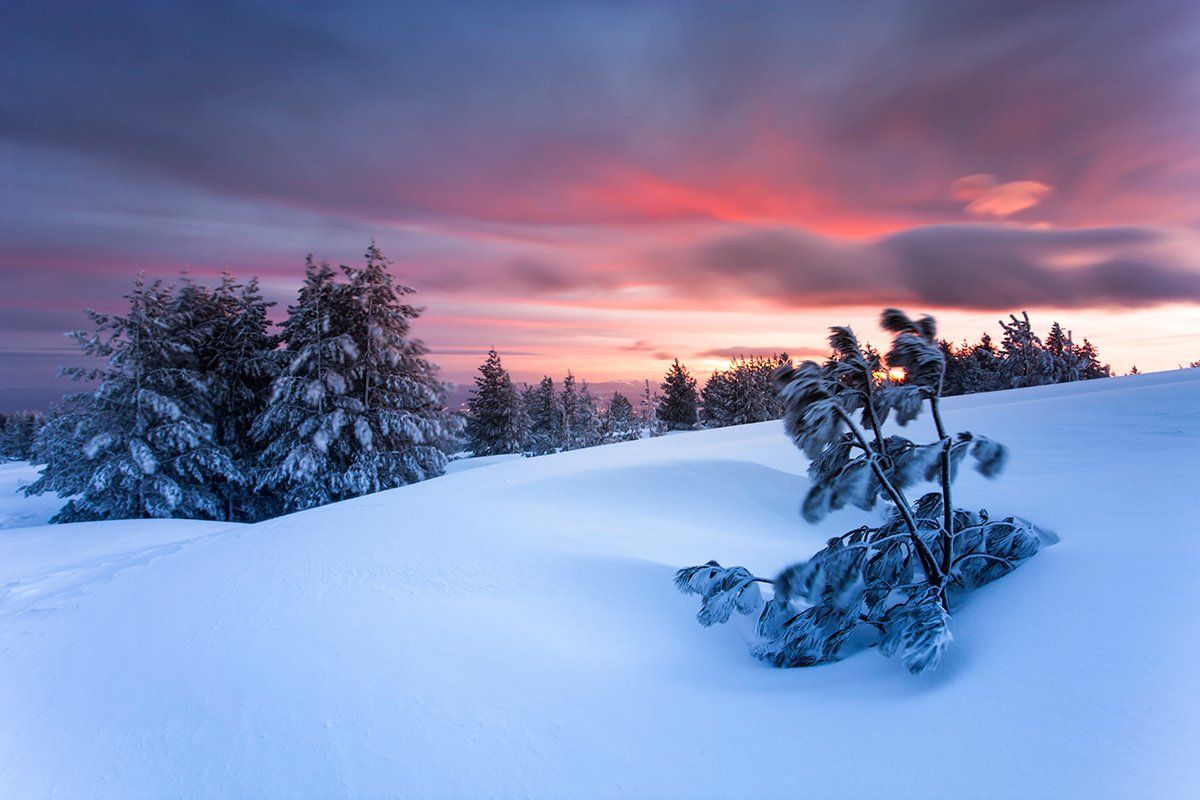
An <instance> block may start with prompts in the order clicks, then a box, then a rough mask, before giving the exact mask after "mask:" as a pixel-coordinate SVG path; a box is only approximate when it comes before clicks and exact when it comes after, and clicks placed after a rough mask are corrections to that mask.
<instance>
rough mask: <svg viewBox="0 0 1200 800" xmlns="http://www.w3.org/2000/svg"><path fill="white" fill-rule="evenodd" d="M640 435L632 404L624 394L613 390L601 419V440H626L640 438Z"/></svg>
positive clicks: (639, 427)
mask: <svg viewBox="0 0 1200 800" xmlns="http://www.w3.org/2000/svg"><path fill="white" fill-rule="evenodd" d="M641 435H642V432H641V426H640V424H639V420H638V419H637V417H636V416H635V414H634V412H633V404H632V403H630V402H629V398H627V397H625V395H623V394H621V393H620V392H613V396H612V399H611V400H609V401H608V408H606V409H604V415H603V418H602V421H601V439H602V441H604V442H606V443H608V442H628V441H632V440H633V439H638V438H640V437H641Z"/></svg>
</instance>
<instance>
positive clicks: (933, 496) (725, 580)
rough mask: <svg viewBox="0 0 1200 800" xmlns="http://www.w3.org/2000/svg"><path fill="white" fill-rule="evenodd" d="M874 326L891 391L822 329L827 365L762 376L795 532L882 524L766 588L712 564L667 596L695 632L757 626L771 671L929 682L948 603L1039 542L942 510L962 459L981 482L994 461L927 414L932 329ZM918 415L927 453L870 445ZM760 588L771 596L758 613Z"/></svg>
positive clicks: (999, 461) (837, 334)
mask: <svg viewBox="0 0 1200 800" xmlns="http://www.w3.org/2000/svg"><path fill="white" fill-rule="evenodd" d="M882 325H883V327H884V328H885V329H886V330H888V331H889V332H890V333H892V334H893V339H892V347H891V350H890V351H889V352H888V354H887V356H886V361H887V367H889V368H892V369H896V368H899V369H903V370H904V372H905V380H904V381H903V382H901V383H894V382H890V381H884V380H880V379H879V377H878V376H880V375H883V374H886V373H885V371H884V365H883V363H882V362H881V359H880V357H879V356H878V355H877V354H875V353H873V352H871V351H869V350H868V351H864V349H863V348H862V347H860V346H859V343H858V340H857V339H856V338H855V335H854V333H853V331H851V330H850V329H849V328H844V327H835V328H832V329H831V334H830V337H829V343H830V345H831V347H832V349H833V356H832V357H831V358H830V359H829V360H828V361H826V362H825V363H824V364H817V363H815V362H812V361H806V362H803V363H801V364H799V365H797V366H795V367H791V366H782V367H780V368H779V369H778V370H777V371H776V382H777V384H778V386H779V388H780V397H781V399H782V401H783V405H784V425H785V429H786V430H787V433H788V435H789V436H790V437H791V438H792V440H793V441H794V442H795V443H796V446H797V447H799V448H800V449H801V450H803V451H804V452H805V454H806V455H807V456H808V457H809V458H810V459H811V464H810V465H809V470H808V472H809V476H810V477H811V478H812V488H811V489H810V490H809V492H808V495H807V496H806V497H805V499H804V503H803V506H802V511H803V515H804V518H805V519H806V520H808V521H809V522H817V521H819V520H820V519H822V518H823V517H824V516H825V515H826V514H828V513H829V512H831V511H834V510H837V509H840V508H844V507H846V506H848V505H851V506H855V507H857V508H861V509H863V510H870V509H872V508H874V506H875V504H876V502H877V501H878V500H880V499H882V500H883V501H884V503H885V504H886V506H885V508H884V512H883V517H882V521H881V522H880V523H879V524H877V525H874V526H870V525H864V526H862V527H860V528H856V529H855V530H852V531H849V532H847V533H845V534H842V535H841V536H835V537H834V538H832V539H830V540H829V542H828V543H827V544H826V546H825V547H824V548H823V549H821V550H820V551H818V552H817V553H816V554H815V555H814V556H813V557H812V558H810V559H809V560H807V561H804V562H801V563H798V564H794V565H792V566H790V567H788V568H786V569H785V570H783V571H782V572H781V573H780V574H779V575H778V576H777V577H776V578H775V579H774V580H773V581H771V580H767V579H764V578H757V577H755V576H754V575H752V574H751V573H750V572H748V571H747V570H746V569H745V568H743V567H732V568H725V567H722V566H721V565H720V564H718V563H717V562H715V561H710V562H709V563H707V564H705V565H703V566H699V567H689V568H687V569H682V570H680V571H679V572H678V573H677V574H676V577H675V583H676V585H677V586H678V587H679V589H680V591H682V592H685V593H693V594H699V595H700V596H701V598H702V608H701V611H700V614H699V617H698V618H699V620H700V623H701V624H702V625H712V624H714V623H718V622H726V621H727V620H728V619H729V618H730V616H731V614H732V612H734V611H737V612H738V613H741V614H758V624H757V629H756V631H757V636H758V641H757V643H756V644H755V645H754V647H753V653H754V655H755V656H757V657H758V658H761V659H762V660H764V661H767V662H768V663H771V664H773V665H775V666H777V667H804V666H815V665H818V664H825V663H828V662H831V661H837V660H839V659H840V658H843V657H844V656H845V655H847V654H848V653H849V652H850V651H852V650H854V649H857V648H858V647H861V646H870V645H878V646H879V650H880V652H881V653H883V654H884V655H885V656H898V657H899V658H900V660H901V662H902V663H903V664H904V666H905V667H906V668H907V669H908V670H909V671H910V672H914V673H920V672H925V671H926V670H930V669H933V668H936V667H937V665H938V663H939V661H940V660H941V656H942V653H943V651H944V650H945V648H946V646H947V645H948V644H949V643H950V641H951V640H952V638H953V637H952V636H951V633H950V610H951V608H952V607H953V606H954V602H955V600H956V598H957V597H958V596H960V595H961V594H962V593H964V592H967V591H970V590H972V589H976V588H978V587H980V586H982V585H983V584H985V583H988V582H990V581H993V580H996V579H997V578H1000V577H1002V576H1004V575H1006V574H1007V573H1009V572H1011V571H1012V570H1013V569H1015V568H1016V567H1017V566H1019V565H1020V564H1021V563H1022V562H1023V561H1025V560H1026V559H1028V558H1029V557H1030V556H1032V555H1033V554H1035V553H1036V552H1037V551H1038V549H1039V547H1040V546H1041V545H1042V544H1043V543H1045V542H1047V541H1051V540H1052V536H1051V534H1048V533H1046V532H1044V531H1042V530H1039V529H1038V528H1037V527H1036V526H1034V525H1033V524H1032V523H1030V522H1028V521H1026V520H1023V519H1021V518H1019V517H1004V518H1002V519H993V518H991V517H990V516H989V515H988V513H987V512H986V511H978V512H975V511H966V510H963V509H956V508H954V506H953V503H952V497H951V485H952V482H953V480H954V477H955V475H956V474H957V472H958V469H959V466H960V465H961V464H962V462H963V461H964V459H969V460H970V461H972V462H973V463H974V466H975V469H976V470H977V471H979V472H980V473H981V474H982V475H984V476H986V477H989V478H991V477H994V476H995V475H997V474H998V473H999V472H1000V470H1001V469H1002V468H1003V467H1004V464H1005V461H1006V458H1007V450H1006V449H1005V448H1004V446H1003V445H1001V444H999V443H998V442H995V441H992V440H991V439H987V438H985V437H982V436H977V435H975V434H972V433H958V434H956V435H953V436H952V435H950V434H948V433H947V432H946V430H945V427H944V425H943V423H942V418H941V413H940V410H939V407H938V398H939V395H940V393H941V384H942V378H943V373H944V369H945V361H944V357H943V350H942V348H941V347H940V345H939V343H938V341H937V339H936V333H937V330H936V326H935V324H934V320H933V318H932V317H928V316H926V317H922V318H920V319H918V320H912V319H910V318H909V317H907V316H906V315H905V314H903V313H902V312H900V311H897V310H895V309H888V310H886V311H884V312H883V317H882ZM926 404H928V406H929V408H930V411H931V416H932V418H933V423H934V428H935V430H936V433H937V439H936V440H935V441H933V442H930V443H925V444H921V443H917V442H914V441H912V440H910V439H907V438H904V437H902V436H895V435H893V436H884V434H883V430H882V428H883V424H884V422H885V421H886V420H887V418H888V416H889V415H890V414H895V416H896V421H897V422H898V423H899V424H900V425H905V424H907V423H908V422H910V421H912V420H913V419H915V418H916V417H917V416H918V415H919V414H920V412H921V409H922V408H923V407H924V406H925V405H926ZM929 482H932V483H935V484H937V486H938V491H934V492H929V493H926V494H924V495H923V496H921V497H920V498H919V499H918V500H916V501H915V502H912V501H910V500H909V499H908V498H907V497H906V496H905V491H906V490H908V489H910V488H911V487H913V486H916V485H918V484H921V483H929ZM760 583H764V584H770V585H771V586H772V590H773V591H772V595H771V597H770V599H768V600H766V601H765V602H764V600H763V598H762V596H761V593H760V589H759V584H760ZM851 642H853V643H855V645H854V646H851V645H850V643H851Z"/></svg>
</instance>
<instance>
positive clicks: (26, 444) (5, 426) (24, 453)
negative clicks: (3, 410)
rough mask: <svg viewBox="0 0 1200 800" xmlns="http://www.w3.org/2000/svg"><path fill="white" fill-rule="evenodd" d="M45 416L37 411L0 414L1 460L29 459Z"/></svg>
mask: <svg viewBox="0 0 1200 800" xmlns="http://www.w3.org/2000/svg"><path fill="white" fill-rule="evenodd" d="M44 422H45V417H44V416H43V415H42V414H40V413H38V412H36V411H14V412H12V413H10V414H0V461H4V460H11V461H28V460H29V459H30V457H31V456H32V453H33V442H34V439H36V438H37V432H38V429H39V428H41V426H42V424H43V423H44Z"/></svg>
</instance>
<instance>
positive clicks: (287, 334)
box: [251, 244, 458, 511]
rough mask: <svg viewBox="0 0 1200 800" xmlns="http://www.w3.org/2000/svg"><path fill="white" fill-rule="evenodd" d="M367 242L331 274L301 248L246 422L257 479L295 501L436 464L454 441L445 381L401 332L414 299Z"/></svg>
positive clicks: (287, 504) (316, 499)
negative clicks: (298, 275)
mask: <svg viewBox="0 0 1200 800" xmlns="http://www.w3.org/2000/svg"><path fill="white" fill-rule="evenodd" d="M390 264H391V262H390V261H388V259H386V258H385V257H384V256H383V254H382V253H381V252H380V251H379V249H378V248H377V247H376V246H375V245H374V244H372V245H371V247H370V248H368V250H367V253H366V256H365V264H364V265H363V266H362V267H343V268H342V273H343V277H344V280H342V281H339V280H338V279H337V275H336V274H335V272H334V270H333V269H332V268H331V267H330V266H329V265H328V264H327V263H320V264H318V263H316V262H314V261H313V260H312V259H311V258H310V259H309V261H308V264H307V267H306V278H305V283H304V286H303V287H302V288H301V290H300V294H299V297H298V298H297V301H296V304H295V305H293V306H292V307H291V308H289V309H288V318H287V320H286V322H285V323H284V325H283V332H282V335H281V337H280V338H281V340H282V342H283V345H284V348H285V352H286V353H287V356H286V359H285V362H286V363H287V365H288V366H287V369H285V370H284V371H283V372H282V373H281V374H280V375H279V376H278V377H277V378H276V379H275V383H274V392H273V398H274V399H273V400H272V402H271V404H270V405H269V407H268V408H267V409H266V410H265V411H264V412H263V413H262V414H261V415H259V417H258V418H257V419H256V420H255V421H254V425H253V427H252V429H251V433H252V435H253V437H254V439H255V440H256V441H257V442H259V443H261V445H262V448H263V449H262V455H261V457H260V464H261V467H260V469H259V471H258V475H259V477H258V481H257V486H258V488H259V490H260V491H262V492H266V493H270V494H272V495H274V496H277V497H279V498H280V502H281V504H282V507H283V509H284V510H287V511H295V510H300V509H304V508H311V507H313V506H317V505H322V504H325V503H329V502H334V501H336V500H342V499H345V498H348V497H355V496H358V495H361V494H366V493H369V492H376V491H380V490H382V489H390V488H393V487H396V486H404V485H406V484H409V483H414V482H416V481H421V480H425V479H426V478H430V477H433V476H436V475H440V474H441V473H442V471H443V470H444V469H445V465H446V453H447V451H449V450H451V449H453V448H456V447H457V440H456V439H457V432H458V424H457V422H456V421H455V420H454V418H453V417H452V416H451V415H450V414H449V413H448V412H447V410H446V408H445V405H446V389H445V387H444V385H443V384H442V383H441V382H440V381H439V380H438V379H437V369H436V368H435V367H434V366H433V365H432V364H430V363H429V361H427V360H426V358H425V354H426V350H425V347H424V345H423V344H422V343H421V342H420V341H418V340H415V339H412V338H411V337H410V335H409V334H410V327H411V323H412V320H414V319H416V318H417V317H418V316H419V315H420V309H418V308H416V307H415V306H412V305H410V304H409V303H408V302H406V300H405V298H406V297H407V296H408V295H410V294H412V293H413V290H412V289H410V288H409V287H407V286H403V285H401V284H399V283H397V282H396V281H395V280H394V278H393V277H392V275H391V272H390Z"/></svg>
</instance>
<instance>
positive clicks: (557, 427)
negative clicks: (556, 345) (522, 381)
mask: <svg viewBox="0 0 1200 800" xmlns="http://www.w3.org/2000/svg"><path fill="white" fill-rule="evenodd" d="M525 407H526V411H527V413H528V415H529V442H528V448H529V454H530V455H535V456H540V455H545V454H547V453H553V452H555V451H556V450H557V449H558V442H559V439H560V436H561V433H560V432H561V429H562V413H561V411H560V407H559V403H558V395H557V394H555V392H554V379H553V378H551V377H550V376H546V377H543V378H542V380H541V382H540V383H539V384H538V385H537V388H536V389H532V390H531V391H530V392H529V395H528V399H527V401H526V403H525Z"/></svg>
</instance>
